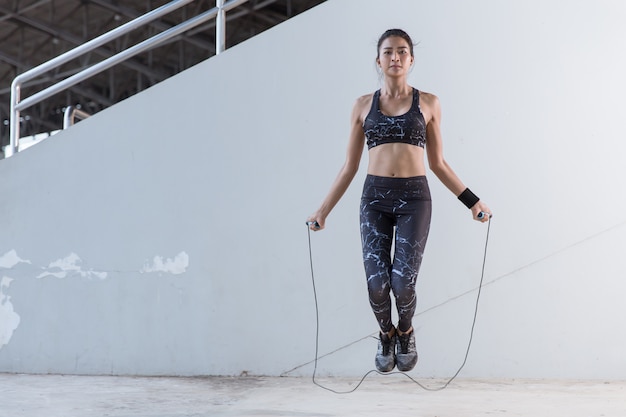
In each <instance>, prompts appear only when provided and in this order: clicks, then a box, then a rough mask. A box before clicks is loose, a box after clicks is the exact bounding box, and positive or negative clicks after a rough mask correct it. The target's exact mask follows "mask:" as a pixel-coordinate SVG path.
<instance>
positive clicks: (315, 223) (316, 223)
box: [306, 221, 320, 229]
mask: <svg viewBox="0 0 626 417" xmlns="http://www.w3.org/2000/svg"><path fill="white" fill-rule="evenodd" d="M306 225H307V226H311V225H313V227H315V228H316V229H319V228H320V224H319V223H318V222H317V221H313V222H306Z"/></svg>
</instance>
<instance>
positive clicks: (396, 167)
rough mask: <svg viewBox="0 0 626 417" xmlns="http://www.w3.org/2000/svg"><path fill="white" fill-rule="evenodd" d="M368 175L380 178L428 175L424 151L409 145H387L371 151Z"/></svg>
mask: <svg viewBox="0 0 626 417" xmlns="http://www.w3.org/2000/svg"><path fill="white" fill-rule="evenodd" d="M367 173H368V174H370V175H376V176H379V177H398V178H409V177H417V176H420V175H426V168H425V166H424V149H423V148H421V147H419V146H415V145H409V144H407V143H385V144H383V145H378V146H376V147H374V148H372V149H370V150H369V164H368V167H367Z"/></svg>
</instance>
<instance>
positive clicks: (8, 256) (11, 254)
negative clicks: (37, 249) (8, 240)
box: [0, 249, 30, 269]
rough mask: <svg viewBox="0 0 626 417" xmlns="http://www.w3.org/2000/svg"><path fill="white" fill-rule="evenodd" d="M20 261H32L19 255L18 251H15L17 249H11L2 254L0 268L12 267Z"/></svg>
mask: <svg viewBox="0 0 626 417" xmlns="http://www.w3.org/2000/svg"><path fill="white" fill-rule="evenodd" d="M20 263H26V264H29V263H30V261H27V260H25V259H22V258H20V257H19V256H17V252H16V251H15V249H11V250H10V251H8V252H7V253H5V254H4V255H2V256H0V268H6V269H11V268H13V267H14V266H15V265H17V264H20Z"/></svg>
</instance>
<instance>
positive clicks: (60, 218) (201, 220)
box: [0, 0, 626, 379]
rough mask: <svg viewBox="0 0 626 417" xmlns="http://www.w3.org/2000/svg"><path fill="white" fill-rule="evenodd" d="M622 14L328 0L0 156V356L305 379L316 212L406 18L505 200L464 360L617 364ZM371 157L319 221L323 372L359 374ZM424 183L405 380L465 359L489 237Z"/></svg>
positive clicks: (424, 69)
mask: <svg viewBox="0 0 626 417" xmlns="http://www.w3.org/2000/svg"><path fill="white" fill-rule="evenodd" d="M625 19H626V5H624V4H623V2H620V1H617V0H615V1H609V0H603V1H596V2H591V1H564V0H563V1H550V2H543V1H539V0H531V1H524V2H521V1H517V2H503V1H499V0H481V1H478V2H466V1H462V0H447V1H442V2H430V1H416V0H389V1H386V2H384V6H383V5H382V3H381V2H380V1H376V0H341V1H339V0H330V1H328V2H326V3H324V4H322V5H321V6H319V7H316V8H314V9H313V10H311V11H309V12H307V13H305V14H303V15H301V16H298V17H296V18H294V19H292V20H290V21H288V22H285V23H284V24H281V25H280V26H278V27H276V28H274V29H272V30H269V31H267V32H265V33H263V34H262V35H260V36H257V37H255V38H254V39H251V40H249V41H247V42H245V43H243V44H241V45H239V46H237V47H235V48H232V49H231V50H228V51H226V52H225V53H224V54H222V55H220V56H219V57H217V58H214V59H210V60H208V61H206V62H204V63H202V64H200V65H197V66H196V67H194V68H192V69H190V70H188V71H186V72H184V73H182V74H180V75H178V76H177V77H174V78H172V79H170V80H168V81H166V82H163V83H161V84H159V85H157V86H155V87H153V88H152V89H150V90H148V91H145V92H143V93H141V94H139V95H137V96H134V97H132V98H130V99H128V100H126V101H124V102H122V103H120V104H118V105H116V106H114V107H111V108H110V109H108V110H105V111H103V112H101V113H99V114H98V115H96V116H95V117H92V118H90V119H88V120H85V121H83V122H80V123H78V124H77V125H75V126H74V127H72V128H71V129H69V130H67V131H65V132H62V133H60V134H58V135H56V136H54V137H52V138H50V139H47V140H45V141H43V142H42V143H40V144H38V145H36V146H33V147H32V148H29V149H27V150H25V151H24V152H21V153H20V154H18V155H15V156H14V157H12V158H10V159H6V160H3V161H0V178H2V181H1V182H0V195H1V196H2V198H1V199H0V230H1V231H2V233H1V234H0V371H4V372H29V373H40V372H43V373H46V372H52V373H75V374H141V375H239V374H241V373H248V374H265V375H310V373H311V372H312V369H313V367H312V364H311V360H312V359H313V357H314V342H315V330H316V329H315V323H316V322H315V309H314V304H313V292H312V285H311V278H310V273H309V263H308V247H307V231H306V228H305V225H304V220H305V218H306V217H307V215H308V214H310V213H311V212H312V211H313V210H314V209H315V208H316V207H317V205H318V204H319V202H320V201H321V199H322V198H323V197H324V195H325V193H326V192H327V190H328V187H329V186H330V183H331V182H332V180H333V179H334V177H335V175H336V173H337V171H338V169H339V167H340V166H341V164H342V162H343V158H344V151H345V146H346V141H347V136H348V129H349V123H348V121H349V115H350V110H351V106H352V104H353V102H354V100H355V98H356V97H358V96H359V95H361V94H365V93H367V92H371V91H373V90H374V89H376V88H378V86H379V82H378V78H377V75H376V72H375V68H374V56H375V45H376V40H377V38H378V36H379V35H380V34H381V33H382V32H383V31H384V30H385V29H387V28H389V27H402V28H404V29H406V30H407V31H408V32H409V33H410V34H411V35H412V36H413V37H414V39H415V40H416V41H418V42H419V45H418V46H417V48H416V66H415V68H414V70H413V72H412V75H411V77H410V82H411V83H412V84H413V85H414V86H416V87H417V88H420V89H422V90H425V91H430V92H433V93H436V94H437V95H438V96H439V97H440V99H441V102H442V106H443V114H444V118H443V126H442V128H443V134H444V143H445V153H446V157H447V160H448V162H449V163H450V164H451V165H452V166H453V167H454V169H455V170H456V171H457V172H458V174H459V175H460V176H461V178H462V179H463V180H464V181H465V182H466V183H467V184H468V185H469V186H470V187H471V188H472V189H473V190H474V191H475V192H476V193H477V194H479V195H480V196H482V197H483V198H484V199H485V200H486V201H487V202H488V204H489V205H490V206H491V208H492V209H493V210H494V213H495V217H494V220H493V222H492V227H491V236H490V240H489V253H488V258H487V266H486V271H485V286H484V289H483V292H482V297H481V302H480V307H479V313H478V319H477V324H476V328H475V333H474V344H473V346H472V350H471V353H470V356H469V360H468V363H467V365H466V367H465V369H464V371H463V373H462V375H463V376H474V377H500V376H503V377H537V378H557V377H565V378H622V379H623V378H626V362H624V360H623V352H624V351H625V350H626V333H625V332H624V331H623V317H625V316H626V305H625V303H624V302H623V294H624V292H625V291H626V280H624V277H625V276H626V260H625V257H624V256H623V248H624V244H625V243H626V215H624V213H625V212H626V210H625V209H626V197H625V193H624V192H623V186H622V183H623V179H624V178H625V174H626V172H625V171H626V169H625V168H624V165H623V163H622V158H623V155H624V153H625V151H626V141H624V128H623V122H622V120H623V114H624V113H625V110H626V102H625V101H624V100H623V95H624V92H625V91H626V88H625V87H626V81H625V80H624V77H623V74H624V73H626V58H625V52H624V51H626V48H625V46H626V45H624V43H625V42H626V26H624V25H623V22H624V21H625ZM365 163H366V155H364V160H363V165H365ZM364 175H365V166H363V167H362V169H361V171H360V172H359V174H358V176H357V178H356V179H355V182H354V183H353V185H352V186H351V188H350V189H349V190H348V192H347V194H346V195H345V197H344V199H343V200H342V201H341V202H340V204H339V205H338V206H337V208H336V210H335V211H334V212H333V213H332V215H331V217H330V218H329V219H328V224H327V230H325V231H323V232H321V233H316V234H314V235H313V236H312V245H313V255H314V264H315V273H316V287H317V297H318V301H319V309H320V341H319V342H320V355H321V356H323V357H322V358H321V359H320V361H319V364H318V372H319V374H321V375H348V376H355V377H356V376H360V375H361V374H363V373H364V372H366V371H368V370H369V369H371V368H372V367H373V355H374V351H375V348H376V341H375V340H374V339H373V338H371V337H369V336H371V335H374V334H375V333H376V323H375V320H374V318H373V315H372V313H371V312H370V310H369V306H368V302H367V295H366V289H365V283H364V273H363V270H362V265H361V260H360V243H359V242H360V241H359V236H358V223H357V222H358V216H357V207H358V200H359V194H360V188H361V183H362V180H363V177H364ZM429 179H430V184H431V190H432V194H433V197H434V217H433V223H432V228H431V238H430V242H429V246H428V248H427V250H426V256H425V259H424V264H423V267H422V271H421V275H420V278H419V284H418V292H419V311H418V314H417V316H416V318H415V328H416V330H417V340H418V349H419V351H420V358H421V359H420V362H419V363H418V366H417V368H416V369H415V371H413V376H415V377H417V378H420V377H431V376H437V377H445V376H449V375H452V374H453V373H454V372H455V371H456V369H457V368H458V366H459V365H460V364H461V362H462V359H463V354H464V352H465V349H466V346H467V341H468V338H469V332H470V327H471V319H472V314H473V308H474V302H475V299H476V289H477V285H478V282H479V278H480V268H481V261H482V249H483V245H484V243H485V237H486V230H487V229H486V227H485V225H481V224H478V223H476V222H473V221H471V218H470V214H469V212H468V211H467V210H466V209H465V208H464V207H463V206H462V205H461V203H459V202H458V201H457V200H456V198H455V197H454V196H453V195H451V194H450V193H449V192H448V191H447V190H446V189H445V188H444V187H443V186H442V185H441V184H440V183H439V182H438V181H437V179H436V178H434V177H433V176H432V175H429Z"/></svg>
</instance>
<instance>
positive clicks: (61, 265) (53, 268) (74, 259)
mask: <svg viewBox="0 0 626 417" xmlns="http://www.w3.org/2000/svg"><path fill="white" fill-rule="evenodd" d="M81 262H82V260H81V259H80V257H79V256H78V255H76V254H75V253H74V252H72V253H70V254H69V255H68V256H66V257H65V258H61V259H57V260H56V261H53V262H50V265H48V268H44V269H46V271H45V272H42V273H41V274H39V275H38V276H37V278H45V277H48V276H53V277H56V278H65V277H67V276H68V274H69V273H71V274H72V275H74V274H77V275H80V276H81V277H83V278H92V277H96V278H100V279H105V278H106V277H107V275H108V274H107V273H106V272H101V271H94V270H93V269H90V270H88V271H84V270H83V268H82V267H81V266H80V265H79V264H80V263H81Z"/></svg>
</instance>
